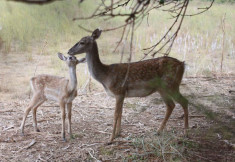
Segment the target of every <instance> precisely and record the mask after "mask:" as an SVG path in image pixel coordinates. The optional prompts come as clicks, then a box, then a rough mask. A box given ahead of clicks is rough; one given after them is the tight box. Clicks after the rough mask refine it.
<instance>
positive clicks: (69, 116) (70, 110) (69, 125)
mask: <svg viewBox="0 0 235 162" xmlns="http://www.w3.org/2000/svg"><path fill="white" fill-rule="evenodd" d="M66 107H67V112H68V120H69V123H68V133H69V135H70V138H73V135H72V129H71V116H72V103H68V104H67V106H66Z"/></svg>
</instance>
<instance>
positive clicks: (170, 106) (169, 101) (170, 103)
mask: <svg viewBox="0 0 235 162" xmlns="http://www.w3.org/2000/svg"><path fill="white" fill-rule="evenodd" d="M160 95H161V96H162V99H163V100H164V102H165V104H166V107H167V109H166V114H165V118H164V120H163V121H162V123H161V126H160V127H159V129H158V133H160V132H162V130H163V129H164V127H165V126H166V123H167V121H168V119H169V117H170V116H171V113H172V111H173V109H174V108H175V104H174V102H173V100H172V99H171V98H170V96H168V95H167V94H166V93H164V92H160Z"/></svg>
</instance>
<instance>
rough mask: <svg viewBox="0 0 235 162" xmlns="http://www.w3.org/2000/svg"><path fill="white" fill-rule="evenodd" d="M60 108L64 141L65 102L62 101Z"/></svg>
mask: <svg viewBox="0 0 235 162" xmlns="http://www.w3.org/2000/svg"><path fill="white" fill-rule="evenodd" d="M60 109H61V119H62V131H61V136H62V139H63V140H64V141H66V139H65V103H64V102H61V103H60Z"/></svg>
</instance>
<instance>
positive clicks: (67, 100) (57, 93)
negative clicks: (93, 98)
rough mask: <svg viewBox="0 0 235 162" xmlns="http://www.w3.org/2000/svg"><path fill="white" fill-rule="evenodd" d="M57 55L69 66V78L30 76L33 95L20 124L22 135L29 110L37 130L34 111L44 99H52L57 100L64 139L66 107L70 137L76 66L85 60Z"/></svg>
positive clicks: (75, 93) (75, 91)
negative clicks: (31, 111) (31, 112)
mask: <svg viewBox="0 0 235 162" xmlns="http://www.w3.org/2000/svg"><path fill="white" fill-rule="evenodd" d="M58 57H59V58H60V59H61V60H63V61H65V62H66V64H67V66H68V67H69V74H70V78H69V79H66V78H64V77H59V76H53V75H46V74H44V75H38V76H36V77H33V78H31V80H30V85H31V88H32V90H33V97H32V99H31V101H30V104H29V106H28V107H27V109H26V110H25V113H24V117H23V121H22V124H21V126H20V129H21V133H22V135H24V125H25V120H26V118H27V115H28V113H29V112H30V110H33V126H34V130H35V131H37V132H39V129H38V128H37V119H36V112H37V108H38V107H39V106H40V105H41V104H42V103H44V102H45V101H46V100H54V101H57V102H59V105H60V109H61V117H62V132H61V134H62V139H63V140H64V141H65V140H66V139H65V107H67V111H68V112H67V113H68V120H69V122H68V133H69V134H70V137H71V138H72V130H71V115H72V112H71V109H72V102H73V100H74V98H75V97H76V96H77V76H76V66H77V64H79V63H82V62H85V58H82V59H80V60H77V58H76V57H75V56H68V57H66V56H64V55H63V54H61V53H58Z"/></svg>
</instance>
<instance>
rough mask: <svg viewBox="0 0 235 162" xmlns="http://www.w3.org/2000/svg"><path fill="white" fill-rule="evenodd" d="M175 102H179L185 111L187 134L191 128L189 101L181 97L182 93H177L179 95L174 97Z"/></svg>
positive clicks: (185, 129) (185, 130)
mask: <svg viewBox="0 0 235 162" xmlns="http://www.w3.org/2000/svg"><path fill="white" fill-rule="evenodd" d="M174 99H175V101H176V102H178V103H179V104H180V105H181V106H182V108H183V110H184V133H185V134H187V129H188V128H189V124H188V100H187V99H186V98H185V97H183V96H182V95H181V93H180V92H177V95H175V97H174Z"/></svg>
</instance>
